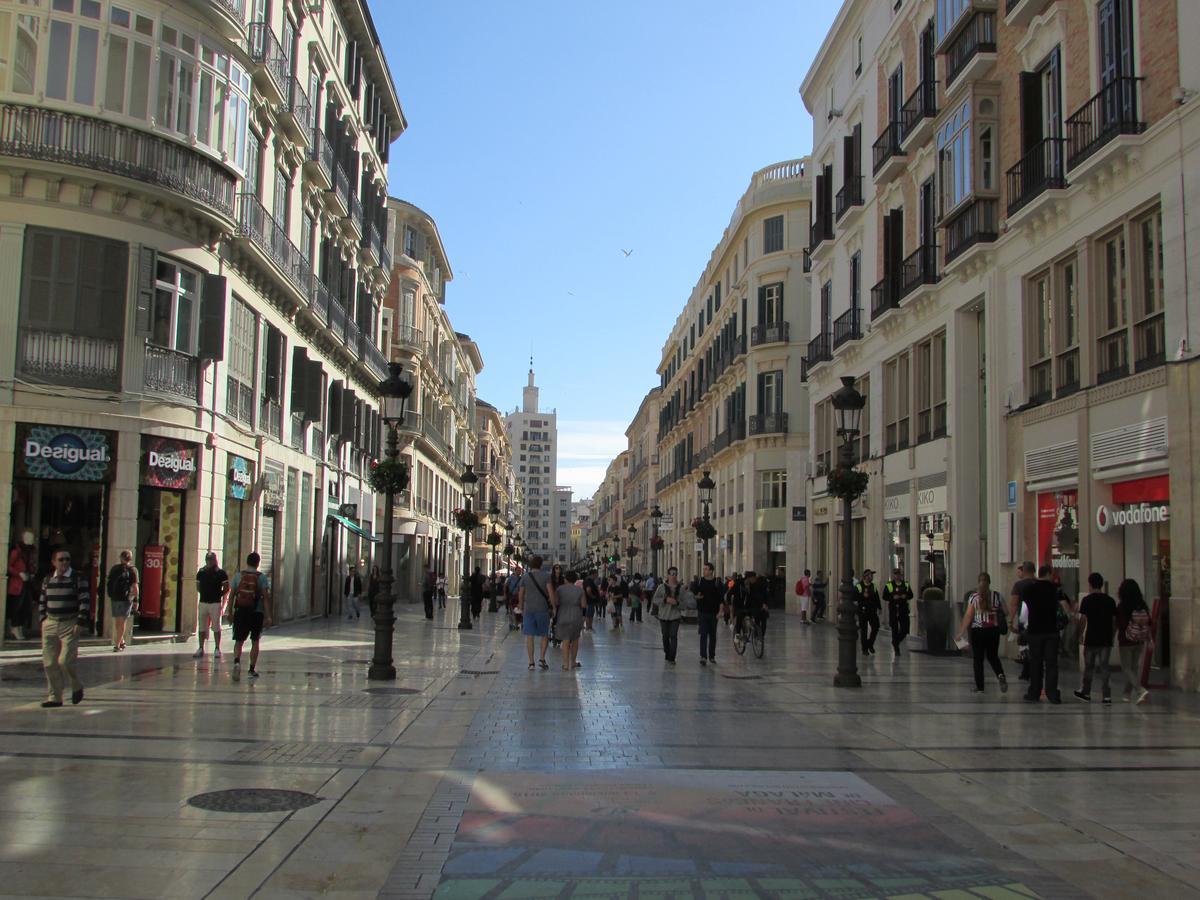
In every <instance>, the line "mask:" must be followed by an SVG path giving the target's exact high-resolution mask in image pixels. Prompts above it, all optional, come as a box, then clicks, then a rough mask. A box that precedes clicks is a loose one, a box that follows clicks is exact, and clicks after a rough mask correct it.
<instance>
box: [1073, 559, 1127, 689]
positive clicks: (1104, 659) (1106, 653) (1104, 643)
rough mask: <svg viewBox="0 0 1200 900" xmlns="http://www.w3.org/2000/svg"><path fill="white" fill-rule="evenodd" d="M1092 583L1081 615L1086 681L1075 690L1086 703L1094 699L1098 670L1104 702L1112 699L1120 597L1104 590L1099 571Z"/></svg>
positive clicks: (1082, 601)
mask: <svg viewBox="0 0 1200 900" xmlns="http://www.w3.org/2000/svg"><path fill="white" fill-rule="evenodd" d="M1088 587H1089V588H1091V591H1090V593H1088V595H1087V596H1086V597H1084V598H1083V600H1081V601H1080V603H1079V618H1080V620H1081V621H1082V623H1083V625H1082V630H1083V634H1082V638H1083V681H1082V682H1081V684H1080V685H1079V690H1077V691H1075V698H1076V699H1077V700H1082V701H1083V702H1084V703H1091V702H1092V678H1093V676H1094V675H1095V674H1096V673H1097V672H1098V673H1099V674H1100V702H1101V703H1112V690H1111V689H1110V688H1109V684H1108V681H1109V666H1108V660H1109V657H1110V656H1112V645H1113V632H1114V631H1115V630H1116V628H1115V621H1116V618H1117V601H1115V600H1114V599H1113V598H1112V597H1110V596H1109V595H1108V594H1107V593H1106V592H1105V591H1104V577H1103V576H1102V575H1101V574H1100V573H1099V572H1093V573H1092V574H1091V575H1089V576H1088Z"/></svg>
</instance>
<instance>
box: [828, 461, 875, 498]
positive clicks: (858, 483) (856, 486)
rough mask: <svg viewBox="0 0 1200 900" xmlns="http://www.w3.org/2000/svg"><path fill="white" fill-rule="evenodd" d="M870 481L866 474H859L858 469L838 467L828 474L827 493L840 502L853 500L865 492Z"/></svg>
mask: <svg viewBox="0 0 1200 900" xmlns="http://www.w3.org/2000/svg"><path fill="white" fill-rule="evenodd" d="M870 480H871V478H870V476H869V475H867V473H866V472H860V471H858V469H851V468H849V467H848V466H838V467H837V468H836V469H834V470H833V471H831V472H830V473H829V477H828V479H827V482H826V483H827V485H828V488H829V493H831V494H833V496H835V497H838V498H840V499H842V500H854V499H855V498H857V497H861V496H862V495H863V494H864V493H865V492H866V490H867V485H868V484H869V483H870Z"/></svg>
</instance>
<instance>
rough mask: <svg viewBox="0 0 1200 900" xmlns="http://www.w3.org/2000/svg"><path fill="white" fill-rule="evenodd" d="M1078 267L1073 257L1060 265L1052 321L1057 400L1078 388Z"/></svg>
mask: <svg viewBox="0 0 1200 900" xmlns="http://www.w3.org/2000/svg"><path fill="white" fill-rule="evenodd" d="M1076 266H1077V263H1076V261H1075V259H1074V257H1072V258H1071V259H1068V260H1066V261H1065V262H1062V263H1060V264H1059V265H1058V275H1057V279H1056V281H1057V290H1058V298H1057V301H1056V303H1055V313H1054V318H1053V321H1054V322H1056V323H1057V327H1056V328H1055V329H1054V350H1055V354H1056V363H1055V373H1054V377H1055V381H1056V385H1057V391H1058V396H1060V397H1061V396H1063V395H1065V394H1069V393H1071V392H1072V391H1075V390H1077V389H1078V388H1079V295H1078V279H1077V278H1076Z"/></svg>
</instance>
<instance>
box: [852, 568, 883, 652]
mask: <svg viewBox="0 0 1200 900" xmlns="http://www.w3.org/2000/svg"><path fill="white" fill-rule="evenodd" d="M874 577H875V571H874V570H873V569H863V573H862V581H861V582H859V583H858V584H857V585H856V586H855V594H856V597H855V599H856V600H857V601H858V633H859V637H860V638H861V639H862V651H863V655H864V656H866V655H868V654H872V653H874V652H875V638H876V636H878V634H879V613H880V612H881V611H882V609H883V606H882V605H881V604H880V602H879V588H877V587H875V583H874V580H873V579H874Z"/></svg>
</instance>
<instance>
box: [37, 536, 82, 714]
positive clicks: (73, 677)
mask: <svg viewBox="0 0 1200 900" xmlns="http://www.w3.org/2000/svg"><path fill="white" fill-rule="evenodd" d="M38 619H39V620H40V621H41V623H42V667H43V668H44V669H45V670H46V682H47V684H48V685H49V688H50V693H49V695H48V696H47V697H46V700H45V702H43V703H42V706H43V707H45V708H47V709H49V708H51V707H56V706H62V705H63V684H64V681H65V679H68V678H69V679H70V681H71V702H72V703H78V702H79V701H80V700H82V699H83V683H82V682H80V680H79V676H78V675H77V674H76V673H75V658H76V657H77V656H78V654H79V629H80V628H82V627H83V626H85V625H87V624H88V622H89V621H91V594H90V592H89V590H88V582H87V579H86V578H84V577H83V576H82V575H81V574H79V573H78V572H76V571H75V570H74V569H72V568H71V554H70V553H68V552H67V551H66V550H59V551H57V552H55V554H54V571H53V572H52V573H51V574H50V575H49V576H47V578H46V580H45V581H44V582H42V593H41V598H40V600H39V601H38ZM64 676H65V678H64Z"/></svg>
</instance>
